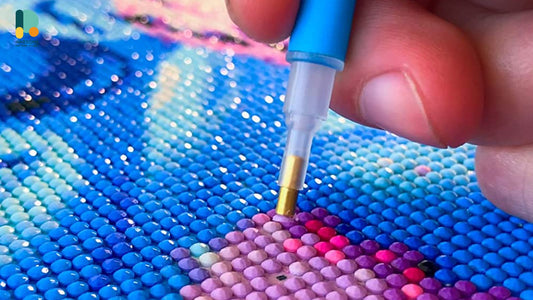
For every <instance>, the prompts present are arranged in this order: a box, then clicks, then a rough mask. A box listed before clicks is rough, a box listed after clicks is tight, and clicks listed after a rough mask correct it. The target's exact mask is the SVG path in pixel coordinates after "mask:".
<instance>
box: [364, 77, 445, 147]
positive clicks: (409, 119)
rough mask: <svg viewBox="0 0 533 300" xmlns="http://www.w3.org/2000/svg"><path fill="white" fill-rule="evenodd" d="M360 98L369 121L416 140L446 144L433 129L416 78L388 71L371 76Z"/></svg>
mask: <svg viewBox="0 0 533 300" xmlns="http://www.w3.org/2000/svg"><path fill="white" fill-rule="evenodd" d="M358 100H359V107H360V110H361V113H362V117H363V119H365V121H367V122H368V123H370V124H373V125H374V126H377V127H379V128H382V129H384V130H387V131H390V132H392V133H394V134H397V135H400V136H403V137H405V138H407V139H410V140H413V141H417V142H420V143H423V144H426V145H432V146H437V147H444V145H443V144H442V143H441V142H440V141H439V139H438V137H437V136H436V135H435V133H434V132H433V129H432V127H431V124H430V123H429V119H428V117H427V114H426V111H425V109H424V105H423V103H422V99H421V97H420V94H419V93H418V91H417V87H416V85H415V83H414V81H413V80H412V79H411V78H409V76H408V75H407V74H406V73H404V72H389V73H384V74H381V75H378V76H376V77H374V78H372V79H370V80H369V81H367V82H366V84H365V85H364V87H363V90H362V91H361V94H360V96H359V99H358ZM356 101H357V100H356Z"/></svg>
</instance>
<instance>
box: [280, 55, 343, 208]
mask: <svg viewBox="0 0 533 300" xmlns="http://www.w3.org/2000/svg"><path fill="white" fill-rule="evenodd" d="M335 72H336V70H335V69H333V68H330V67H326V66H323V65H319V64H314V63H310V62H306V61H294V62H292V64H291V72H290V78H289V85H288V87H287V96H286V97H285V99H286V100H285V106H284V107H283V111H284V113H285V122H286V124H287V128H288V135H287V143H286V146H285V154H284V156H283V163H282V166H281V172H280V177H279V185H280V187H281V188H280V196H279V202H278V213H282V212H285V213H283V214H290V212H289V213H287V210H290V209H289V207H291V206H292V207H293V208H292V210H294V205H295V201H296V197H297V193H298V190H301V189H302V187H303V184H304V181H305V173H306V170H307V164H308V161H309V154H310V151H311V144H312V141H313V137H314V135H315V133H316V131H317V130H318V129H319V127H320V125H321V124H322V121H324V120H325V119H326V118H327V114H328V108H329V102H330V99H331V91H332V89H333V81H334V79H335ZM284 203H286V204H284ZM284 206H287V208H283V207H284Z"/></svg>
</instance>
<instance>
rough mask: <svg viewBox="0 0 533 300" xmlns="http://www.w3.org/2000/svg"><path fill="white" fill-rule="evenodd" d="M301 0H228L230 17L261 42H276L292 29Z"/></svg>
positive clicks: (285, 36)
mask: <svg viewBox="0 0 533 300" xmlns="http://www.w3.org/2000/svg"><path fill="white" fill-rule="evenodd" d="M299 6H300V1H299V0H226V7H227V8H228V13H229V16H230V18H231V19H232V20H233V22H235V24H237V25H238V26H239V27H240V28H241V30H242V31H244V33H246V34H247V35H248V36H250V37H251V38H253V39H254V40H257V41H259V42H265V43H275V42H279V41H281V40H284V39H285V38H287V37H288V36H289V35H290V34H291V31H292V27H293V26H294V21H295V19H296V14H297V13H298V7H299Z"/></svg>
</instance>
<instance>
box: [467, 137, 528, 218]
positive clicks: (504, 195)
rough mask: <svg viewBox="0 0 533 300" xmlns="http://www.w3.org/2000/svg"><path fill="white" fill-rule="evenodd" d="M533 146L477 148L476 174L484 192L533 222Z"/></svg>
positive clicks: (501, 207) (509, 209) (493, 201)
mask: <svg viewBox="0 0 533 300" xmlns="http://www.w3.org/2000/svg"><path fill="white" fill-rule="evenodd" d="M532 170H533V145H528V146H520V147H485V146H480V147H478V148H477V150H476V175H477V178H478V182H479V186H480V188H481V191H482V192H483V194H484V195H485V196H486V197H487V199H488V200H489V201H491V202H492V203H493V204H494V205H496V206H497V207H499V208H500V209H501V210H503V211H505V212H507V213H509V214H512V215H515V216H517V217H520V218H522V219H525V220H528V221H532V222H533V201H531V199H533V186H532V185H531V184H529V183H530V182H533V171H532Z"/></svg>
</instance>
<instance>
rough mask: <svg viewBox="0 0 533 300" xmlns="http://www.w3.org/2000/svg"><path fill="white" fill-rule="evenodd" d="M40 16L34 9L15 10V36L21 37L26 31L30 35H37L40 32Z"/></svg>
mask: <svg viewBox="0 0 533 300" xmlns="http://www.w3.org/2000/svg"><path fill="white" fill-rule="evenodd" d="M37 25H39V18H38V17H37V14H36V13H35V12H33V11H32V10H29V9H25V10H20V9H19V10H17V11H16V12H15V36H16V37H17V39H21V38H22V37H23V36H24V33H29V34H30V36H32V37H36V36H37V35H38V34H39V29H37Z"/></svg>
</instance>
